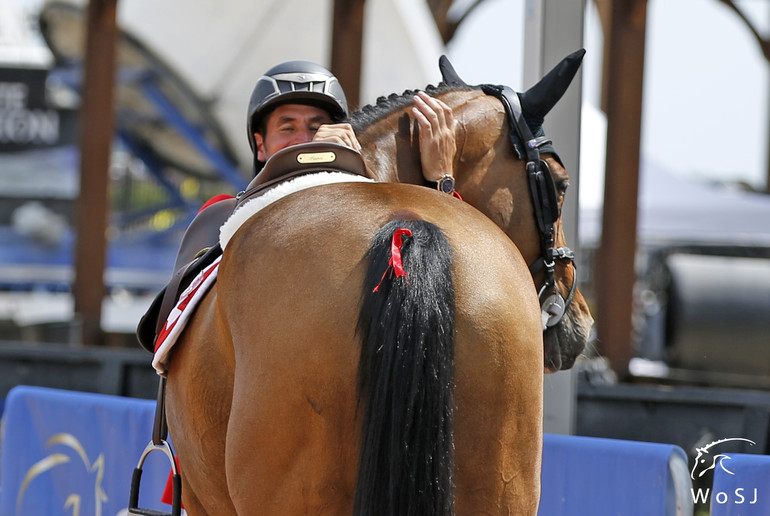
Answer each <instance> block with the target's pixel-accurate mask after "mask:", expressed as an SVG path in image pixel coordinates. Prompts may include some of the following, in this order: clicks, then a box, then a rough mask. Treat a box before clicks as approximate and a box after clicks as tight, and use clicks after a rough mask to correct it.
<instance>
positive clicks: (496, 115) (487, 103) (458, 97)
mask: <svg viewBox="0 0 770 516" xmlns="http://www.w3.org/2000/svg"><path fill="white" fill-rule="evenodd" d="M440 98H441V99H442V100H444V101H445V102H446V103H447V104H448V105H449V106H450V107H451V108H452V109H453V112H454V116H455V119H456V120H457V132H456V134H455V141H456V144H457V155H456V157H455V169H454V170H453V171H452V172H453V174H454V176H455V178H456V179H457V180H458V182H462V181H463V177H462V176H463V175H464V174H466V173H468V171H474V173H476V174H477V173H479V172H480V171H481V169H480V168H479V167H478V164H479V162H481V161H482V160H484V159H485V156H486V155H487V153H489V152H490V151H491V150H492V146H493V145H494V143H495V142H496V141H497V140H498V138H499V135H500V134H501V131H502V126H501V124H502V120H503V118H504V115H503V113H504V110H503V108H502V105H500V103H499V102H498V101H497V100H496V99H494V98H492V97H489V96H487V95H486V94H484V93H483V92H481V91H479V90H472V91H452V92H448V93H445V94H443V95H442V96H441V97H440ZM410 110H411V106H407V107H405V108H403V109H401V110H399V111H397V112H395V113H391V114H390V115H388V116H387V117H385V118H383V119H382V120H380V121H378V122H377V123H375V124H373V125H370V126H369V127H367V128H366V129H365V130H364V131H363V132H362V133H361V134H359V135H358V139H359V141H360V143H361V146H362V148H363V150H362V155H363V157H364V161H366V164H367V166H368V167H369V168H370V170H371V171H372V172H373V173H374V175H375V176H376V177H377V178H378V179H379V180H380V181H384V182H399V183H410V184H419V185H427V184H428V183H427V181H426V180H425V178H424V177H423V175H422V165H421V162H420V149H419V143H418V140H417V133H416V131H415V124H414V119H413V117H412V115H411V113H410Z"/></svg>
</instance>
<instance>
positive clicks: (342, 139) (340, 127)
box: [313, 124, 361, 152]
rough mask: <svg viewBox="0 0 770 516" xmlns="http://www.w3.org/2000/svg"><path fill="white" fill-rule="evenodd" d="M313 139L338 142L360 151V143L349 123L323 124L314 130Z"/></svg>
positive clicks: (315, 140)
mask: <svg viewBox="0 0 770 516" xmlns="http://www.w3.org/2000/svg"><path fill="white" fill-rule="evenodd" d="M313 141H314V142H329V143H338V144H340V145H345V146H347V147H350V148H351V149H354V150H357V151H358V152H361V144H360V143H358V138H356V133H354V132H353V127H352V126H351V125H350V124H324V125H322V126H321V127H319V128H318V131H316V133H315V136H313Z"/></svg>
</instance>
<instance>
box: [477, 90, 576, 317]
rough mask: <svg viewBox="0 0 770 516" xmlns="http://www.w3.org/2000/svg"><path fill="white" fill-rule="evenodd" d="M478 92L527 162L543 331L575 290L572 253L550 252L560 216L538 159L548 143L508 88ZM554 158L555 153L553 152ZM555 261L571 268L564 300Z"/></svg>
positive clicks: (549, 180)
mask: <svg viewBox="0 0 770 516" xmlns="http://www.w3.org/2000/svg"><path fill="white" fill-rule="evenodd" d="M481 89H482V90H483V91H484V93H486V94H487V95H492V96H494V97H497V98H498V99H500V102H502V103H503V106H504V107H505V112H506V114H507V115H508V122H509V125H510V126H511V130H510V133H509V137H510V139H511V143H512V144H513V147H514V149H515V150H516V152H517V153H518V154H519V158H521V159H526V160H527V166H526V170H527V176H528V180H529V193H530V195H531V197H532V206H533V208H534V215H535V220H536V221H537V228H538V232H539V234H540V257H539V258H538V259H537V260H536V261H535V262H534V263H532V264H531V265H530V266H529V270H530V273H531V274H532V275H533V276H534V275H535V274H537V273H538V272H539V271H540V270H543V271H544V275H545V282H544V283H543V286H542V287H541V288H540V291H539V292H538V298H539V299H540V310H541V314H542V318H543V331H545V330H546V329H548V328H550V327H552V326H555V325H556V324H558V323H559V322H560V321H561V319H562V317H564V314H565V313H566V312H567V309H568V308H569V306H570V304H571V303H572V300H573V299H574V297H575V291H576V290H577V267H575V253H574V252H573V251H572V249H570V248H569V247H558V248H554V237H555V235H556V228H555V224H556V221H557V220H559V216H560V215H561V214H560V212H559V197H558V194H557V192H556V185H555V184H554V181H553V176H552V175H551V170H550V168H549V167H548V164H547V163H546V162H545V161H544V160H543V159H541V157H540V152H541V149H548V151H549V152H553V147H552V145H551V140H550V139H548V138H547V137H546V136H545V135H544V134H543V131H542V129H540V131H538V135H537V136H533V135H532V131H531V130H530V128H529V125H528V124H527V121H526V120H525V118H524V112H523V110H522V108H521V101H520V100H519V96H518V95H517V94H516V92H515V91H513V89H511V88H509V87H508V86H494V85H489V84H486V85H482V86H481ZM553 154H554V155H556V154H555V152H553ZM556 260H567V261H569V262H570V264H571V265H572V269H573V279H572V287H571V288H570V292H569V294H568V295H567V299H566V300H565V299H564V298H563V297H562V296H561V293H560V292H559V289H558V287H557V286H556V279H555V277H554V270H555V267H556Z"/></svg>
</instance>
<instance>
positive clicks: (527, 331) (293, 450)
mask: <svg viewBox="0 0 770 516" xmlns="http://www.w3.org/2000/svg"><path fill="white" fill-rule="evenodd" d="M396 212H398V214H397V216H399V217H403V216H404V214H406V215H407V216H413V217H415V218H420V219H424V220H428V221H430V222H432V223H434V224H436V225H437V226H439V227H440V228H441V229H442V230H443V232H444V233H445V234H446V235H447V238H448V240H449V242H450V244H451V246H452V248H453V251H454V253H455V255H454V258H453V261H452V274H453V277H454V279H455V283H456V289H457V290H456V306H457V334H456V338H457V357H456V398H455V405H456V410H457V412H456V420H455V427H454V428H455V430H454V431H455V454H456V470H455V475H454V482H455V485H456V486H457V494H456V501H457V505H456V507H457V513H458V514H463V513H464V512H468V511H475V510H479V508H484V509H485V510H488V512H490V513H501V514H504V513H508V512H511V513H517V514H527V513H529V512H531V511H529V510H528V509H529V508H531V507H533V506H536V504H537V499H538V489H537V485H538V482H539V464H540V463H539V460H540V448H541V445H540V443H541V439H542V435H541V432H542V427H541V419H542V360H543V359H542V336H541V332H540V327H539V320H540V317H539V307H538V306H537V299H536V293H535V291H534V287H533V285H532V280H531V278H530V277H529V275H528V271H527V268H526V266H525V265H524V263H523V260H522V259H521V256H520V255H519V254H518V251H517V250H516V249H515V247H514V246H513V245H512V244H511V243H510V241H509V240H508V239H507V238H506V237H505V235H504V234H503V233H502V232H501V231H500V230H499V229H498V228H497V227H496V226H494V225H493V224H492V223H491V222H490V221H488V220H487V219H486V218H484V217H483V216H482V215H480V214H479V213H478V212H476V211H475V210H473V209H472V208H469V207H468V206H466V205H464V204H462V203H460V202H457V201H455V200H454V199H451V198H448V197H444V196H440V195H438V194H436V193H435V192H432V191H429V190H427V189H424V188H419V187H410V186H404V185H393V184H390V185H385V184H377V185H363V184H356V185H352V184H348V185H336V186H334V187H317V188H313V189H310V190H306V191H304V192H301V193H298V194H293V195H291V196H289V197H286V198H284V199H283V200H281V201H279V202H277V203H275V204H273V205H271V206H269V207H268V208H266V209H264V210H263V211H262V212H260V213H259V214H258V215H257V216H255V217H253V218H252V219H251V220H250V221H249V222H248V223H247V225H246V226H244V227H243V228H241V229H240V230H239V231H238V232H237V233H236V234H235V236H234V237H233V239H232V240H231V242H230V243H229V245H228V247H227V249H226V252H225V257H224V259H223V261H222V265H221V268H220V272H219V278H218V284H217V289H218V290H217V291H218V292H219V297H218V301H217V302H218V310H219V314H218V315H217V316H218V317H221V324H222V325H224V326H227V328H228V334H227V339H228V340H231V342H232V350H233V357H234V364H235V367H234V370H233V377H232V378H233V379H232V383H233V389H232V407H231V410H230V414H229V421H228V422H227V429H226V436H227V443H226V451H225V462H226V468H225V469H226V476H227V486H228V489H229V494H230V496H231V498H232V500H233V503H234V505H235V507H236V508H237V510H238V513H241V514H247V513H253V512H255V511H257V512H259V513H260V514H281V515H284V514H307V513H314V514H341V513H351V512H352V508H353V498H354V493H355V486H356V472H357V468H358V444H359V434H360V421H361V419H360V415H361V410H360V408H359V407H358V401H359V400H358V397H357V392H356V385H357V375H358V361H359V355H360V346H361V345H360V342H359V338H358V336H357V334H356V319H357V317H358V313H359V301H360V297H361V285H362V283H363V276H364V270H365V268H366V266H367V263H366V260H365V258H364V257H365V254H366V250H367V249H368V247H369V245H370V241H371V239H372V236H373V235H374V233H375V232H376V231H377V230H378V229H379V228H380V227H382V226H383V225H384V224H385V223H386V222H387V221H388V220H390V219H391V218H393V217H394V214H395V213H396ZM383 272H385V271H384V270H383ZM225 292H226V293H227V295H226V296H225V295H224V294H223V293H225ZM181 424H184V423H181ZM187 424H189V422H187ZM172 437H173V436H172ZM524 508H526V509H524Z"/></svg>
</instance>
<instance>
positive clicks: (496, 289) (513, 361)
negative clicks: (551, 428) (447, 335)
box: [454, 236, 543, 516]
mask: <svg viewBox="0 0 770 516" xmlns="http://www.w3.org/2000/svg"><path fill="white" fill-rule="evenodd" d="M477 238H478V237H477ZM460 242H471V243H473V242H474V240H473V238H471V237H470V236H468V237H466V238H463V239H461V240H460ZM503 247H505V246H503ZM490 249H492V250H495V249H497V250H498V253H499V254H493V253H492V251H490ZM482 252H483V253H484V254H482ZM455 254H456V259H455V262H454V265H455V267H456V270H457V273H456V274H455V292H456V310H457V332H458V336H457V345H456V377H455V382H456V390H455V403H456V406H457V409H456V413H455V414H456V417H455V461H456V462H455V463H456V468H457V469H456V477H455V488H456V511H457V514H458V516H459V515H466V514H501V515H502V514H505V515H517V516H522V515H527V516H534V515H535V514H536V513H537V506H538V502H539V498H540V460H541V446H542V444H541V443H542V417H543V416H542V414H543V413H542V396H543V373H542V360H543V340H542V330H541V326H540V325H541V319H540V309H539V306H538V302H537V295H536V292H535V290H534V288H533V286H532V279H531V277H529V276H528V271H527V267H526V265H525V264H524V263H523V260H522V259H521V257H520V255H518V253H517V252H515V251H514V250H511V249H509V250H508V252H505V249H500V248H495V247H491V248H485V247H483V246H478V247H475V246H472V245H468V246H462V245H458V246H456V247H455Z"/></svg>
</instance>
